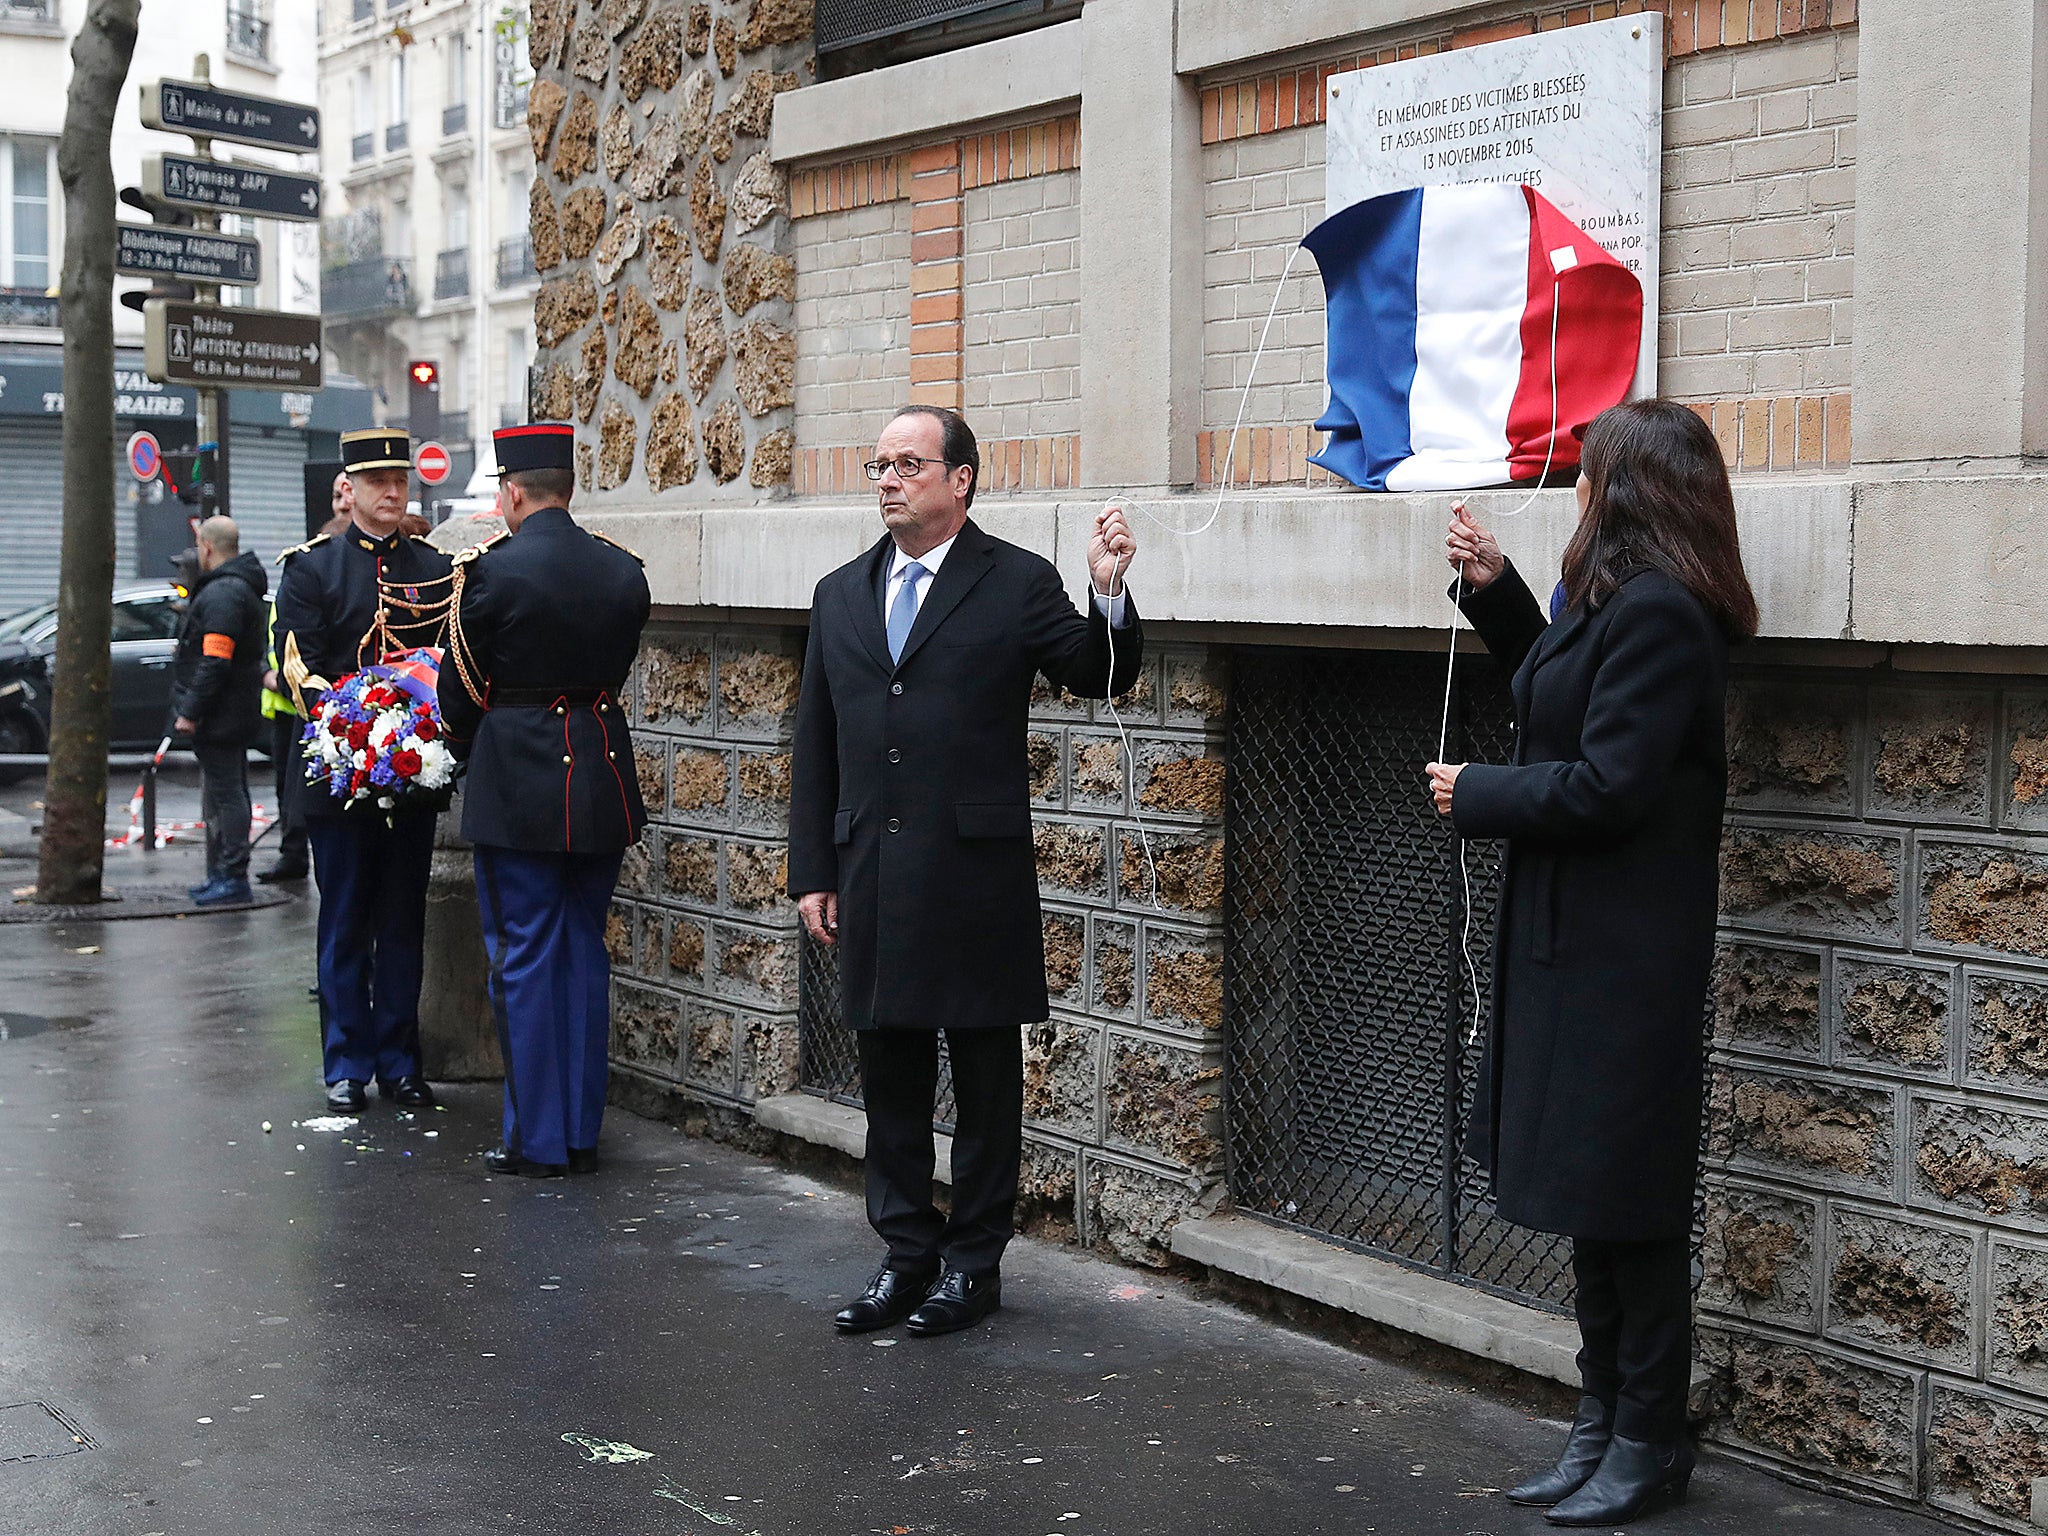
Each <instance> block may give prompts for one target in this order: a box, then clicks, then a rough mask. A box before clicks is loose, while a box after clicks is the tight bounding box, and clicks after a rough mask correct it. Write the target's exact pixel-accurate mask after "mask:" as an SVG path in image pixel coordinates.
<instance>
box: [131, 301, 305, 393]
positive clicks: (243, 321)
mask: <svg viewBox="0 0 2048 1536" xmlns="http://www.w3.org/2000/svg"><path fill="white" fill-rule="evenodd" d="M142 315H143V358H144V368H145V370H146V371H147V372H148V374H149V376H150V377H151V378H152V379H157V380H160V381H161V382H163V383H165V384H192V385H197V386H199V387H201V388H207V389H221V388H226V389H266V390H286V389H291V390H315V389H318V388H320V387H321V385H320V317H319V316H318V315H287V314H283V313H280V312H279V311H277V310H271V309H245V308H242V307H240V306H237V307H235V308H232V309H221V308H218V307H216V306H214V305H211V304H184V303H179V302H176V301H174V300H170V299H151V300H150V301H149V303H148V304H146V305H145V306H144V307H143V311H142Z"/></svg>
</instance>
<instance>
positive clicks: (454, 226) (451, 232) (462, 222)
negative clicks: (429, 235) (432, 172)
mask: <svg viewBox="0 0 2048 1536" xmlns="http://www.w3.org/2000/svg"><path fill="white" fill-rule="evenodd" d="M442 218H443V220H444V221H445V223H446V227H447V235H448V239H447V241H446V243H445V246H444V249H446V250H451V251H459V250H462V249H463V248H465V247H466V246H467V245H468V244H469V188H467V187H450V188H448V189H447V193H446V195H445V197H444V199H443V202H442Z"/></svg>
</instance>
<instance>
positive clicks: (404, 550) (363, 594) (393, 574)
mask: <svg viewBox="0 0 2048 1536" xmlns="http://www.w3.org/2000/svg"><path fill="white" fill-rule="evenodd" d="M278 558H279V560H280V561H281V562H282V563H283V565H284V575H283V576H282V577H281V578H280V579H279V581H278V585H277V621H276V623H277V627H276V629H275V631H274V634H273V640H274V643H275V646H276V650H277V658H278V665H279V669H280V671H282V672H283V673H284V676H285V680H286V682H287V683H289V684H290V691H291V694H292V696H293V697H294V698H295V699H298V700H299V703H300V709H299V712H300V714H301V715H304V714H306V713H307V711H308V710H310V709H311V708H312V706H313V702H314V700H315V698H316V697H317V696H318V690H317V688H316V687H315V686H314V685H313V684H311V683H310V682H309V681H308V679H309V678H310V677H318V678H320V679H322V680H323V681H324V682H326V683H328V684H333V683H337V682H339V681H340V680H341V679H342V678H344V677H346V676H348V675H349V673H351V672H355V671H358V670H359V669H361V668H362V667H364V666H367V665H368V664H369V663H371V662H373V661H376V660H378V659H379V658H378V656H377V655H376V654H373V653H374V652H375V651H376V650H377V648H378V647H377V642H376V641H374V640H372V639H371V638H370V637H371V631H372V630H373V629H374V628H375V626H376V618H377V608H378V603H379V600H380V599H379V596H378V585H377V584H378V580H379V578H380V576H381V578H382V579H383V581H384V582H385V583H386V584H387V585H395V587H396V601H395V603H394V605H393V606H392V608H391V610H390V615H391V617H390V622H389V627H390V630H391V637H392V639H391V643H392V647H393V648H395V649H397V650H411V649H413V648H415V647H417V646H423V645H439V644H441V632H442V627H443V618H442V614H441V612H440V610H438V609H433V610H432V611H429V612H427V613H418V614H416V613H412V612H409V611H408V609H407V607H406V606H405V604H406V603H408V602H411V601H418V602H419V603H421V604H422V605H431V604H434V603H437V602H439V601H440V600H441V599H444V598H446V597H447V595H448V582H447V577H448V575H449V573H450V571H451V570H452V569H453V565H452V563H451V562H450V560H449V558H448V557H447V556H446V555H444V554H442V553H441V551H439V550H438V549H435V548H434V547H433V546H432V545H431V544H428V543H426V542H424V541H423V540H420V539H414V538H408V537H407V536H406V535H405V534H402V533H394V534H392V535H390V536H389V537H388V538H382V539H375V538H372V537H371V536H370V535H369V534H367V533H365V532H364V531H363V530H362V529H361V528H359V527H357V526H356V525H355V524H353V523H351V524H349V526H348V527H347V528H345V529H343V530H342V531H341V532H340V533H338V534H321V535H320V536H319V537H317V538H314V539H311V540H308V541H307V542H306V543H304V544H300V545H298V546H297V547H295V548H293V549H288V550H286V551H285V552H284V553H283V554H282V555H280V556H279V557H278ZM295 654H296V666H295V664H294V655H295ZM346 809H347V806H346V803H345V802H343V801H340V800H337V799H335V798H334V797H333V796H331V795H329V794H327V793H326V792H325V790H324V789H322V788H320V787H318V786H316V787H315V788H314V790H313V791H312V792H311V793H310V794H308V795H307V796H306V814H307V815H309V816H339V815H342V814H343V813H344V811H345V810H346Z"/></svg>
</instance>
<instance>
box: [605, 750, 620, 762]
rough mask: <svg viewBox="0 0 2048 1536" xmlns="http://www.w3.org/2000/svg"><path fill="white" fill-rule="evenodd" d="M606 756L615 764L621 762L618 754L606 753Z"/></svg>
mask: <svg viewBox="0 0 2048 1536" xmlns="http://www.w3.org/2000/svg"><path fill="white" fill-rule="evenodd" d="M605 756H606V757H608V758H610V759H611V760H612V761H613V762H617V761H618V760H619V754H618V753H616V752H607V753H605Z"/></svg>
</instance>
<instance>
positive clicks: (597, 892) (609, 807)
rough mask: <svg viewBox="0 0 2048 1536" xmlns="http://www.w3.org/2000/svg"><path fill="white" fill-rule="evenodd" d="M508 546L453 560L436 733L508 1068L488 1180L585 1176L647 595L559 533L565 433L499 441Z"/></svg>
mask: <svg viewBox="0 0 2048 1536" xmlns="http://www.w3.org/2000/svg"><path fill="white" fill-rule="evenodd" d="M494 446H495V447H496V450H497V455H498V472H499V475H500V476H501V477H502V478H501V479H500V480H499V482H498V511H499V512H500V514H501V515H502V516H503V517H504V519H505V527H506V529H507V532H506V533H502V534H498V535H496V536H494V537H492V538H490V539H486V540H485V541H484V542H483V543H482V544H478V545H474V546H472V547H471V548H469V549H465V550H464V551H463V552H462V553H461V554H459V555H457V556H456V557H455V570H456V577H457V580H456V584H455V585H456V606H455V609H454V612H453V617H452V618H451V619H450V621H449V625H448V650H447V655H446V656H445V658H444V659H443V661H442V665H441V678H440V702H441V719H442V721H443V723H444V724H445V725H446V726H447V728H448V736H449V742H450V745H451V746H453V747H454V749H455V753H456V755H457V756H458V757H460V758H463V759H466V760H467V762H468V764H469V772H468V777H467V779H466V780H465V782H464V788H463V793H462V835H463V836H464V837H465V838H467V839H468V840H469V841H470V843H471V844H473V845H474V847H475V850H476V852H475V859H476V889H477V904H478V906H479V908H480V909H481V912H482V915H483V926H484V947H485V949H486V951H487V952H488V954H489V956H490V975H489V982H488V986H489V991H490V999H491V1012H492V1014H493V1016H494V1017H495V1018H496V1020H497V1025H498V1045H499V1049H500V1051H501V1053H502V1054H503V1056H504V1059H505V1113H504V1140H503V1142H502V1144H501V1145H500V1146H498V1147H497V1148H496V1149H495V1150H493V1151H490V1152H486V1153H485V1154H484V1163H485V1165H486V1166H488V1167H489V1168H491V1169H492V1170H493V1171H494V1172H498V1173H515V1174H524V1175H527V1176H528V1177H533V1178H554V1177H559V1176H560V1175H562V1174H564V1173H569V1172H577V1173H586V1172H590V1171H592V1170H594V1169H595V1168H596V1167H597V1133H598V1126H599V1124H600V1123H601V1122H602V1121H603V1119H604V1099H605V1080H606V1074H607V1069H606V1061H605V1052H606V1048H607V1047H608V1046H609V1045H610V1043H611V999H610V990H611V958H610V956H609V955H608V954H607V953H606V952H605V947H604V922H605V914H606V913H607V912H608V911H609V910H610V909H611V899H612V887H613V886H614V885H615V884H617V882H618V878H619V862H620V860H621V859H622V858H623V857H624V855H625V851H626V849H627V848H628V847H630V846H631V845H632V844H633V843H634V842H635V841H636V840H637V839H638V838H639V836H640V829H641V828H642V827H643V826H644V825H646V822H647V812H646V810H645V808H644V807H643V806H642V805H641V803H640V779H639V776H638V774H637V773H636V772H635V771H634V766H633V739H632V737H631V735H630V734H628V732H627V729H626V712H625V710H623V709H621V708H620V707H619V702H618V691H619V688H620V685H621V684H623V683H624V682H625V680H626V674H627V673H629V672H630V671H632V669H633V657H634V656H635V655H636V654H637V653H638V651H639V649H640V631H641V629H642V628H644V627H645V626H646V623H647V612H648V606H649V597H648V590H647V576H646V574H645V573H644V572H643V571H642V570H641V568H640V557H639V556H638V555H635V554H634V553H633V552H632V551H631V550H629V549H626V548H624V547H623V546H621V545H618V544H614V543H613V542H611V540H609V539H607V538H605V537H604V536H603V535H602V534H597V533H591V532H589V531H588V530H586V529H584V528H582V527H579V526H578V525H577V523H576V520H575V519H574V518H572V517H571V516H570V515H569V497H570V495H571V494H572V493H573V492H574V490H575V487H576V473H575V469H574V467H573V466H574V462H575V461H574V452H575V429H574V428H573V427H570V426H567V425H565V424H562V423H557V422H541V423H537V424H535V425H532V426H524V427H507V428H505V429H504V430H503V431H501V432H498V433H497V434H495V444H494Z"/></svg>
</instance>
